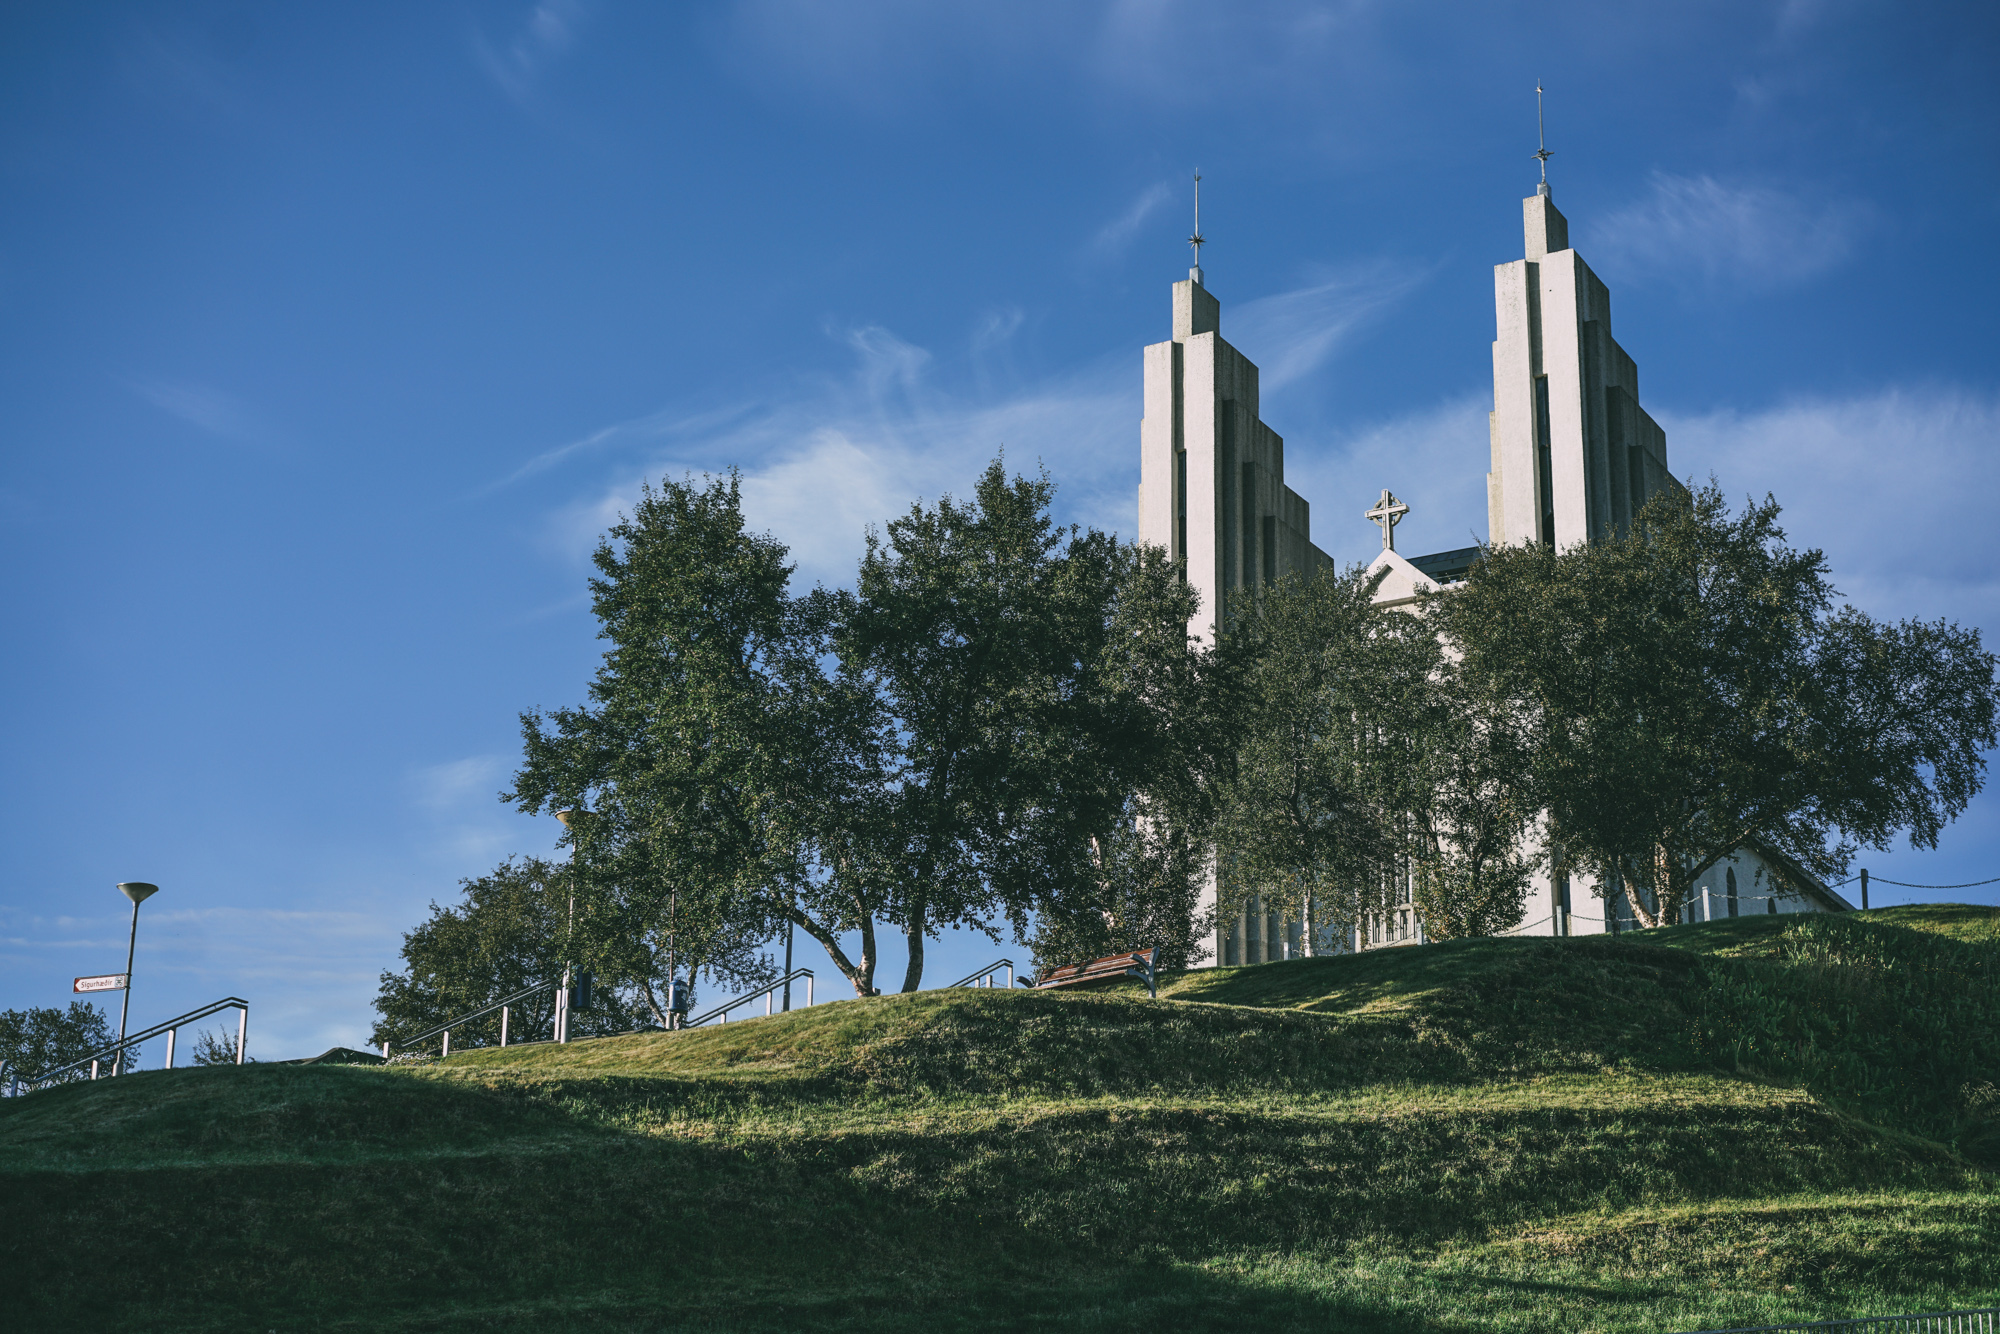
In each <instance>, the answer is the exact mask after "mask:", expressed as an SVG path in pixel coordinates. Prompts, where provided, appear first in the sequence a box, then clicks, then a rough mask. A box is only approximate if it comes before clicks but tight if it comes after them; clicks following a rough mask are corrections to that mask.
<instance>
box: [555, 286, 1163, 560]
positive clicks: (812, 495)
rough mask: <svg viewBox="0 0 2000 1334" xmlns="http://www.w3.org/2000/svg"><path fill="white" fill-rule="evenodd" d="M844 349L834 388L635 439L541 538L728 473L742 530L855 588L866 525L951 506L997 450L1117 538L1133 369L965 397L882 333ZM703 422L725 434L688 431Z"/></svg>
mask: <svg viewBox="0 0 2000 1334" xmlns="http://www.w3.org/2000/svg"><path fill="white" fill-rule="evenodd" d="M843 337H844V339H845V341H846V343H847V345H848V347H849V349H850V350H851V351H852V353H853V355H854V363H853V366H852V369H851V370H850V372H849V373H848V374H847V375H846V376H843V377H841V378H839V379H836V380H830V381H823V382H817V383H811V384H804V385H800V386H798V387H797V388H796V390H795V391H794V392H793V393H792V394H791V395H789V396H785V397H782V398H779V399H776V400H772V401H767V402H766V403H764V404H762V405H760V406H758V407H757V408H755V409H754V410H736V411H732V412H729V413H716V414H709V415H708V416H707V417H705V418H693V417H690V418H687V419H685V421H684V422H683V424H682V425H680V426H679V427H678V428H677V429H676V430H674V431H673V432H671V433H669V434H663V435H661V436H660V437H657V438H656V439H655V440H649V441H647V442H646V444H647V447H646V448H645V449H644V450H643V451H642V457H640V458H637V459H633V460H631V461H630V462H628V463H627V464H626V465H625V467H624V468H623V469H622V470H621V472H620V474H619V475H618V476H616V477H614V478H613V479H611V480H610V481H609V482H608V483H606V484H605V485H604V486H603V488H602V489H601V490H600V491H599V492H598V493H597V494H596V495H595V496H593V497H590V498H588V499H586V500H582V501H578V502H576V503H575V504H572V505H570V506H568V507H566V508H564V509H563V510H562V511H561V512H559V513H558V514H557V515H556V516H555V517H554V519H553V520H552V528H551V539H552V541H553V542H554V543H555V544H556V545H557V546H558V547H559V548H561V549H563V550H565V551H567V552H569V553H572V554H575V553H580V552H581V551H584V550H587V549H588V548H589V546H590V545H591V544H593V543H595V542H596V540H597V538H598V536H599V535H600V534H602V533H603V532H604V530H605V529H606V528H607V527H608V526H609V525H610V524H611V523H613V522H615V521H616V519H617V516H618V515H619V514H621V513H626V512H629V511H630V509H631V507H632V504H633V502H634V500H635V499H636V498H637V495H638V491H639V485H640V482H641V480H642V479H644V478H647V477H658V476H660V475H661V474H662V473H666V474H669V475H677V474H680V473H694V474H698V475H699V474H714V473H718V472H721V471H722V470H724V469H726V468H728V467H731V466H736V467H738V468H739V469H741V472H742V477H743V497H744V508H745V512H746V514H747V515H748V517H749V519H750V521H751V522H752V523H753V524H754V525H755V526H756V527H758V528H760V529H767V530H769V531H771V532H773V533H775V534H777V535H778V536H779V537H780V538H781V539H782V540H783V541H784V542H785V543H786V544H787V545H788V546H789V547H790V548H791V552H792V558H793V559H794V560H795V561H797V562H798V564H799V567H800V573H801V576H802V577H803V578H804V579H806V580H808V581H812V580H818V581H823V582H828V583H834V584H844V583H847V582H848V581H850V580H851V579H852V578H853V577H854V567H855V562H856V560H857V559H858V558H859V556H860V553H861V550H862V546H863V534H864V533H865V531H866V529H867V527H868V525H870V524H876V525H879V524H881V523H882V522H883V521H884V520H886V519H889V518H892V517H894V516H895V515H897V514H899V513H901V512H902V511H903V510H904V509H906V508H907V507H908V506H909V505H910V504H911V503H912V502H913V501H915V500H917V499H918V498H920V497H921V498H927V499H935V498H936V497H937V496H938V495H940V494H943V493H946V492H950V493H953V494H959V495H963V494H964V493H965V492H967V491H968V490H969V489H970V487H971V484H972V481H973V479H974V478H975V476H976V475H977V473H978V470H979V468H980V467H981V466H982V465H983V464H984V463H986V462H987V461H988V460H990V459H991V458H993V457H994V455H996V454H998V453H1001V452H1002V451H1004V452H1005V454H1006V456H1007V459H1008V462H1009V465H1010V466H1011V467H1013V468H1015V469H1017V470H1021V471H1031V470H1033V469H1034V468H1035V467H1036V466H1037V465H1038V464H1046V465H1047V467H1048V468H1049V471H1050V473H1051V474H1052V475H1053V476H1054V477H1055V478H1056V480H1057V482H1058V486H1059V492H1058V494H1059V503H1060V505H1061V506H1062V508H1063V511H1064V513H1065V514H1067V515H1068V516H1069V517H1071V518H1073V519H1076V520H1078V521H1081V522H1087V523H1094V524H1097V525H1099V526H1103V527H1115V528H1119V529H1122V530H1125V531H1126V532H1127V533H1128V535H1129V532H1130V529H1131V526H1132V513H1131V506H1132V500H1131V492H1130V488H1129V482H1130V478H1129V477H1128V476H1127V474H1128V473H1129V472H1130V471H1131V470H1132V469H1134V468H1135V467H1136V462H1137V439H1138V416H1139V372H1138V366H1137V358H1136V357H1133V358H1132V359H1130V360H1129V361H1128V360H1126V359H1123V358H1121V359H1119V360H1118V361H1116V362H1105V363H1102V364H1100V365H1098V366H1095V367H1090V368H1087V369H1085V370H1083V371H1081V372H1079V373H1077V374H1074V375H1070V376H1066V377H1061V378H1059V379H1055V380H1051V381H1047V382H1044V383H1041V384H1038V385H1034V386H1031V387H1027V388H1016V389H1013V390H1011V391H1007V392H1001V393H997V394H988V393H976V394H971V395H967V394H961V393H956V392H953V391H951V390H950V389H948V388H945V387H944V386H942V385H941V384H940V383H939V382H938V381H939V378H940V377H939V376H938V374H937V369H936V366H935V363H934V359H933V358H932V356H931V354H930V353H929V352H927V351H926V350H925V349H923V348H919V347H916V346H914V345H913V344H910V343H908V342H905V341H904V340H902V339H900V338H897V337H896V336H895V335H894V334H892V333H890V332H889V331H888V330H886V329H882V328H879V327H874V326H869V327H864V328H859V329H854V330H851V331H848V332H847V333H846V334H845V335H843ZM704 421H707V422H719V423H726V424H723V425H720V426H719V428H717V427H707V428H704V427H703V426H702V425H698V424H696V423H699V422H704Z"/></svg>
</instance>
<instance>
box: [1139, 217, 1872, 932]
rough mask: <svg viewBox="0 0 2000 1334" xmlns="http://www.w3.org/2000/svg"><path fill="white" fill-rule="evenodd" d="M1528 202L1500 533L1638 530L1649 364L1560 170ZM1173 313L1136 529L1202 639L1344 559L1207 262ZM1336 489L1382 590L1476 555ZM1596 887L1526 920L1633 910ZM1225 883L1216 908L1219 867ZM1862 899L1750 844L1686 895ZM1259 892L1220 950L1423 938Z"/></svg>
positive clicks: (1499, 276) (1581, 888)
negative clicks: (1407, 530) (1370, 531)
mask: <svg viewBox="0 0 2000 1334" xmlns="http://www.w3.org/2000/svg"><path fill="white" fill-rule="evenodd" d="M1521 209H1522V220H1523V223H1524V231H1525V240H1526V245H1525V250H1524V254H1523V257H1522V258H1520V259H1517V260H1513V261H1511V262H1509V263H1505V264H1500V265H1497V266H1495V268H1494V270H1493V288H1494V315H1495V324H1496V336H1495V338H1494V341H1493V411H1492V414H1491V416H1490V417H1489V419H1488V420H1489V435H1490V440H1491V463H1490V471H1489V472H1488V473H1487V474H1486V495H1487V526H1488V527H1487V540H1488V542H1489V543H1490V544H1493V545H1496V546H1497V545H1500V544H1502V543H1520V542H1542V543H1550V544H1553V545H1555V546H1558V547H1568V546H1573V545H1575V544H1576V543H1579V542H1584V541H1588V540H1591V539H1592V538H1593V537H1595V536H1597V535H1599V534H1602V533H1603V532H1604V531H1605V529H1606V528H1607V527H1610V528H1613V529H1615V530H1617V531H1620V532H1622V531H1624V529H1625V527H1626V525H1627V524H1629V523H1630V522H1631V519H1632V516H1633V514H1634V513H1636V512H1637V511H1638V509H1639V508H1640V506H1642V505H1644V504H1645V502H1646V500H1647V499H1648V498H1649V497H1651V496H1652V495H1653V494H1654V493H1655V492H1658V491H1660V490H1662V489H1664V488H1667V487H1672V486H1678V485H1679V483H1678V482H1676V481H1675V479H1674V476H1673V474H1672V472H1670V471H1669V469H1668V466H1667V437H1666V433H1665V432H1664V431H1662V430H1661V429H1660V426H1659V424H1658V423H1657V422H1655V421H1654V420H1653V419H1652V418H1651V417H1650V416H1648V415H1647V414H1646V410H1645V409H1644V408H1642V407H1641V406H1640V405H1639V373H1638V367H1637V366H1636V365H1635V364H1634V363H1633V360H1632V358H1631V357H1630V356H1629V355H1627V354H1626V352H1625V349H1623V348H1622V347H1620V346H1619V345H1618V343H1617V342H1616V341H1615V340H1614V339H1613V338H1612V336H1611V293H1610V291H1609V290H1608V289H1607V288H1606V287H1605V285H1604V283H1603V282H1602V281H1601V280H1600V279H1599V278H1598V277H1597V275H1596V274H1595V273H1592V272H1591V271H1590V267H1589V266H1588V265H1587V264H1585V263H1584V262H1583V258H1582V256H1580V255H1578V254H1577V252H1576V251H1574V250H1572V249H1571V248H1570V245H1569V224H1568V222H1567V221H1566V220H1565V219H1564V217H1563V215H1562V214H1561V213H1560V212H1558V211H1557V209H1556V206H1555V200H1554V198H1553V197H1552V196H1551V194H1550V193H1549V187H1548V185H1547V184H1546V183H1544V184H1543V185H1542V186H1541V187H1540V188H1539V189H1538V190H1537V192H1536V193H1535V194H1534V195H1532V196H1530V197H1529V198H1527V199H1525V200H1523V201H1522V204H1521ZM1197 253H1198V252H1197ZM1173 320H1174V322H1173V337H1172V338H1171V339H1169V340H1168V341H1166V342H1163V343H1154V344H1153V345H1151V346H1150V347H1148V348H1146V350H1145V417H1144V419H1143V420H1142V421H1141V423H1140V427H1139V540H1140V541H1141V542H1146V543H1150V544H1153V545H1157V546H1162V547H1165V548H1166V549H1167V551H1168V552H1169V554H1171V555H1172V556H1173V557H1174V558H1175V559H1177V560H1184V561H1185V562H1186V569H1187V578H1188V581H1189V582H1190V583H1191V584H1193V585H1194V586H1195V588H1196V589H1197V590H1198V591H1199V592H1200V594H1201V612H1200V614H1199V618H1198V621H1199V623H1191V624H1190V625H1189V627H1188V629H1189V633H1190V634H1191V635H1196V636H1202V637H1205V636H1206V635H1207V634H1208V632H1209V631H1210V629H1211V628H1212V621H1213V616H1214V611H1215V609H1216V608H1218V607H1220V606H1221V605H1222V602H1223V598H1224V596H1225V594H1226V593H1227V591H1228V590H1231V589H1239V588H1253V587H1257V586H1259V585H1262V584H1268V583H1272V582H1275V581H1276V580H1277V579H1279V578H1281V577H1283V576H1284V575H1287V574H1291V573H1295V572H1296V573H1299V574H1303V575H1311V574H1316V573H1319V572H1321V571H1324V570H1331V569H1332V568H1333V561H1332V559H1331V558H1330V557H1328V556H1327V554H1326V553H1325V552H1323V551H1321V550H1320V549H1319V548H1318V547H1316V546H1314V545H1313V542H1312V523H1311V510H1310V507H1309V506H1308V504H1307V503H1306V500H1305V498H1304V497H1302V496H1300V495H1299V494H1298V493H1297V492H1296V491H1293V490H1292V489H1291V488H1290V487H1289V486H1286V485H1285V442H1284V439H1283V438H1282V437H1281V436H1279V435H1278V433H1277V432H1276V431H1274V430H1272V429H1271V428H1270V427H1269V426H1267V425H1265V424H1264V421H1263V419H1262V418H1261V417H1260V415H1259V405H1258V396H1257V367H1256V364H1255V363H1254V362H1252V361H1251V360H1250V359H1249V358H1248V357H1246V356H1244V355H1243V353H1241V352H1239V351H1238V350H1237V349H1236V348H1234V347H1232V346H1231V345H1230V344H1229V343H1228V342H1226V341H1224V339H1223V337H1222V331H1221V324H1222V319H1221V305H1220V303H1219V302H1218V301H1217V300H1216V299H1215V297H1214V296H1212V295H1211V294H1210V293H1209V292H1208V290H1207V288H1206V287H1204V286H1203V275H1202V271H1201V269H1200V268H1199V267H1196V268H1192V269H1190V270H1189V271H1188V277H1187V279H1186V281H1184V282H1178V283H1175V284H1174V288H1173ZM1385 480H1393V479H1385ZM1336 499H1337V503H1339V504H1341V505H1343V506H1346V505H1352V506H1353V507H1354V509H1355V511H1356V512H1357V513H1359V512H1360V511H1361V510H1363V509H1366V510H1367V517H1368V518H1370V519H1372V520H1374V521H1375V522H1377V523H1378V524H1380V525H1381V527H1382V530H1383V551H1382V554H1381V555H1380V556H1378V557H1376V559H1375V560H1374V562H1373V563H1372V564H1371V565H1370V566H1369V570H1370V572H1371V573H1372V572H1374V571H1376V570H1380V569H1383V568H1384V567H1387V571H1388V572H1387V574H1386V576H1385V577H1384V579H1383V581H1382V585H1381V588H1380V590H1379V592H1378V593H1377V595H1376V599H1377V601H1378V602H1379V603H1383V604H1386V605H1391V606H1396V605H1408V604H1411V603H1414V601H1415V599H1416V595H1417V593H1418V591H1419V590H1420V589H1425V588H1442V587H1448V586H1449V585H1450V584H1452V583H1454V582H1457V581H1458V580H1460V579H1462V578H1464V577H1465V574H1466V572H1467V571H1468V570H1469V569H1470V568H1471V566H1472V563H1473V561H1474V560H1475V559H1477V557H1478V555H1479V548H1478V547H1465V548H1461V549H1458V550H1454V551H1440V552H1434V553H1432V554H1430V555H1423V556H1405V555H1403V554H1402V553H1400V552H1398V551H1396V550H1395V525H1396V522H1397V520H1399V519H1400V518H1401V517H1402V514H1403V513H1404V512H1406V511H1407V508H1408V507H1407V506H1404V505H1402V504H1400V502H1397V501H1396V500H1395V497H1394V496H1393V495H1392V494H1391V493H1390V491H1389V490H1387V489H1385V490H1384V491H1383V492H1382V495H1381V498H1380V501H1379V503H1374V504H1373V505H1372V507H1371V502H1374V500H1375V498H1374V497H1368V496H1354V497H1339V498H1336ZM1343 513H1345V511H1344V510H1343ZM1594 888H1595V886H1594V884H1593V883H1591V882H1588V881H1584V880H1582V879H1578V880H1576V881H1574V882H1572V880H1571V879H1570V878H1569V877H1565V876H1556V877H1553V878H1551V877H1550V876H1549V875H1548V874H1547V873H1546V872H1545V873H1543V874H1542V875H1540V876H1538V877H1537V880H1536V883H1535V886H1534V889H1533V891H1532V893H1531V894H1530V896H1529V899H1528V903H1527V907H1526V909H1525V911H1524V913H1523V915H1522V921H1521V923H1520V924H1519V925H1518V926H1516V927H1515V928H1514V931H1513V932H1511V933H1509V934H1518V935H1594V934H1599V933H1603V932H1611V931H1618V930H1621V929H1631V928H1632V927H1634V926H1635V925H1636V923H1635V922H1634V920H1633V919H1632V917H1631V915H1630V910H1629V908H1627V907H1626V905H1625V904H1624V902H1623V896H1622V895H1613V896H1609V897H1606V898H1599V897H1597V896H1596V894H1595V893H1594V892H1593V891H1594ZM1209 892H1210V906H1212V905H1213V894H1214V889H1213V884H1212V882H1211V888H1210V891H1209ZM1405 897H1406V901H1407V888H1406V889H1405ZM1850 906H1851V905H1849V904H1848V903H1847V902H1846V900H1844V899H1842V898H1841V897H1840V896H1839V895H1838V894H1836V893H1834V892H1833V891H1832V890H1831V889H1829V888H1827V887H1826V886H1825V885H1823V884H1822V883H1820V882H1819V881H1818V880H1817V879H1816V878H1814V877H1812V876H1810V875H1808V874H1807V873H1806V872H1805V871H1804V870H1803V868H1800V867H1798V866H1796V865H1793V864H1790V863H1789V862H1787V863H1785V864H1783V865H1782V866H1781V865H1780V864H1779V861H1778V858H1777V856H1776V854H1774V853H1771V852H1768V851H1765V850H1761V849H1754V848H1749V847H1746V848H1743V849H1740V850H1739V851H1738V852H1737V853H1736V854H1735V855H1734V856H1732V857H1730V858H1728V859H1726V860H1724V861H1722V862H1719V863H1717V864H1716V865H1715V866H1714V867H1712V868H1710V870H1709V871H1708V873H1707V874H1705V875H1704V876H1703V877H1702V879H1701V880H1700V881H1699V882H1698V884H1697V887H1696V891H1695V893H1694V895H1693V899H1692V902H1691V903H1690V905H1689V907H1688V909H1687V911H1688V913H1689V915H1690V920H1695V921H1702V920H1707V919H1710V918H1721V917H1734V916H1737V915H1739V914H1743V913H1767V912H1774V913H1783V912H1826V911H1844V910H1847V909H1849V908H1850ZM1258 907H1259V905H1258V904H1257V903H1256V901H1255V900H1253V901H1252V902H1251V903H1250V904H1249V905H1248V906H1247V907H1246V908H1245V909H1244V910H1243V911H1242V912H1239V913H1237V914H1235V916H1234V917H1232V918H1230V919H1227V920H1224V921H1221V922H1219V923H1218V924H1217V928H1216V933H1215V938H1214V940H1213V941H1211V942H1210V948H1211V949H1212V951H1213V962H1214V963H1215V964H1217V965H1222V966H1230V965H1236V964H1250V963H1264V962H1268V961H1271V960H1276V959H1283V958H1290V957H1295V956H1298V955H1300V954H1305V953H1313V954H1328V953H1336V952H1343V951H1348V950H1358V949H1368V948H1376V947H1381V946H1384V945H1401V944H1417V943H1421V942H1422V940H1423V927H1422V923H1421V922H1420V921H1418V920H1417V915H1416V913H1415V912H1414V911H1412V910H1411V909H1410V908H1408V907H1404V908H1401V909H1399V910H1396V911H1394V912H1391V913H1389V914H1387V915H1386V916H1385V917H1383V918H1380V919H1377V920H1374V921H1371V922H1370V923H1368V924H1367V925H1366V926H1364V927H1362V928H1361V929H1360V930H1359V931H1358V932H1357V931H1353V930H1350V931H1347V932H1346V933H1345V936H1344V938H1342V937H1333V938H1328V939H1320V940H1317V941H1313V942H1310V943H1309V942H1307V941H1306V940H1304V939H1303V934H1302V933H1303V930H1304V928H1303V926H1302V924H1301V923H1300V922H1298V921H1297V920H1285V919H1283V918H1282V917H1280V916H1279V915H1278V914H1275V913H1267V912H1261V911H1258Z"/></svg>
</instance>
